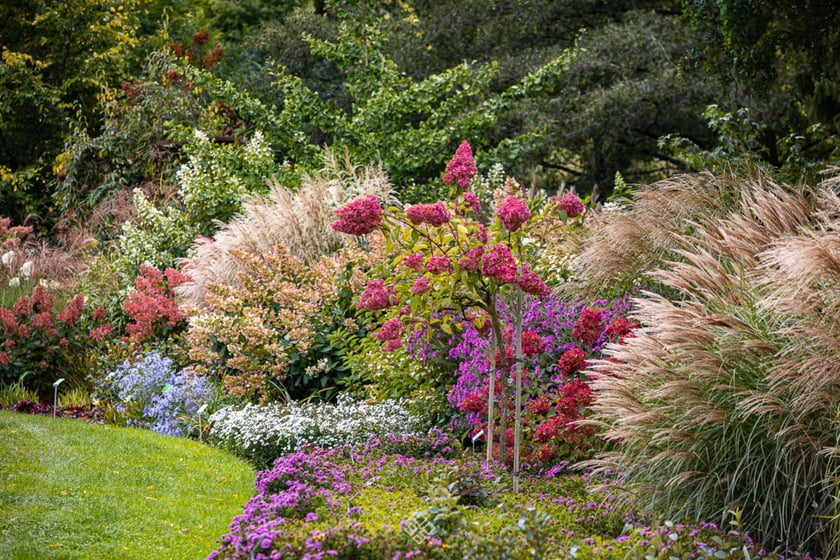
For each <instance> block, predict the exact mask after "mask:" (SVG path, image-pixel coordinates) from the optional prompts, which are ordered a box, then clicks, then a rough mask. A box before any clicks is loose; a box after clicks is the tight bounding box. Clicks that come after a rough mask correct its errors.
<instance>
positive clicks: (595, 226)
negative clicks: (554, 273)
mask: <svg viewBox="0 0 840 560" xmlns="http://www.w3.org/2000/svg"><path fill="white" fill-rule="evenodd" d="M753 180H754V181H755V182H758V183H760V182H761V181H764V180H766V177H765V175H764V174H762V172H761V171H757V172H756V175H755V177H754V178H753ZM742 194H743V190H742V185H741V184H740V183H739V182H738V181H737V180H736V179H734V178H732V177H728V176H715V175H712V174H711V173H699V174H692V175H679V176H676V177H671V178H669V179H666V180H663V181H659V182H656V183H653V184H651V185H644V186H639V187H636V188H635V190H634V192H633V199H632V200H631V201H629V204H619V205H618V206H617V207H613V205H607V206H606V207H605V208H604V209H603V210H602V211H601V212H600V213H599V214H596V215H593V217H592V218H591V219H590V220H589V221H588V223H587V226H588V227H587V228H586V229H585V230H584V235H583V239H582V240H581V241H579V242H578V243H581V244H582V246H583V249H582V250H581V251H580V252H579V253H578V255H577V256H576V257H575V259H574V261H573V263H572V268H573V270H574V272H575V277H576V278H578V279H579V280H580V281H581V283H580V284H578V285H575V286H574V289H575V290H576V291H577V293H580V290H581V289H585V290H588V291H591V292H592V293H593V294H594V293H599V292H604V291H605V290H608V289H610V288H617V290H616V291H617V292H619V293H620V292H623V291H624V290H626V289H628V288H630V287H631V286H632V285H642V284H647V285H649V286H650V287H651V288H654V289H659V286H656V285H655V283H654V282H653V279H652V278H651V277H650V275H649V272H650V271H652V270H655V269H656V268H657V267H659V266H660V265H661V264H662V263H663V262H665V261H667V260H673V259H676V258H678V255H677V254H676V253H675V249H676V248H677V239H678V237H679V236H680V235H681V234H684V233H690V231H691V225H690V224H691V223H696V222H704V221H706V220H710V219H713V218H721V217H723V216H725V215H726V214H727V213H728V212H730V211H732V210H733V209H736V208H738V207H739V205H740V202H741V195H742Z"/></svg>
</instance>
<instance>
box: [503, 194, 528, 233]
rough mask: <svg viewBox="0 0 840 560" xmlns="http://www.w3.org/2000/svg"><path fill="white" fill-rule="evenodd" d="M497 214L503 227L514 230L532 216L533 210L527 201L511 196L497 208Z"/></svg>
mask: <svg viewBox="0 0 840 560" xmlns="http://www.w3.org/2000/svg"><path fill="white" fill-rule="evenodd" d="M496 215H497V216H498V217H499V220H501V222H502V227H503V228H505V229H506V230H508V231H510V232H514V231H516V230H518V229H519V228H520V227H522V224H524V223H525V222H527V221H528V220H529V219H530V218H531V211H530V210H528V205H527V204H525V201H523V200H520V199H518V198H516V197H515V196H509V197H507V198H506V199H504V200H503V201H502V203H501V204H499V206H498V208H496Z"/></svg>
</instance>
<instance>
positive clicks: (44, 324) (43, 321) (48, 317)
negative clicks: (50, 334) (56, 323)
mask: <svg viewBox="0 0 840 560" xmlns="http://www.w3.org/2000/svg"><path fill="white" fill-rule="evenodd" d="M30 324H31V325H32V328H34V329H41V330H46V329H49V328H50V327H52V326H53V322H52V314H51V313H50V312H49V311H43V312H41V313H36V314H35V316H34V317H33V318H32V322H31V323H30Z"/></svg>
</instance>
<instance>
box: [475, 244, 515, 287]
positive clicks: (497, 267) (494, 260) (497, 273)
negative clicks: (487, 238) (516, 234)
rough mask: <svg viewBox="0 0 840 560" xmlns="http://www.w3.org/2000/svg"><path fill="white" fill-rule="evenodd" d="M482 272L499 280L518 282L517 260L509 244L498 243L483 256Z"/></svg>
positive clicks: (507, 282) (510, 282) (509, 282)
mask: <svg viewBox="0 0 840 560" xmlns="http://www.w3.org/2000/svg"><path fill="white" fill-rule="evenodd" d="M481 272H482V273H483V274H484V275H485V276H489V277H490V278H495V279H496V280H498V281H499V282H504V283H506V284H513V283H514V282H516V261H515V260H514V258H513V254H511V252H510V249H509V248H508V246H507V245H504V244H502V243H498V244H496V245H493V247H491V248H490V251H488V252H487V253H485V254H484V255H483V256H482V257H481Z"/></svg>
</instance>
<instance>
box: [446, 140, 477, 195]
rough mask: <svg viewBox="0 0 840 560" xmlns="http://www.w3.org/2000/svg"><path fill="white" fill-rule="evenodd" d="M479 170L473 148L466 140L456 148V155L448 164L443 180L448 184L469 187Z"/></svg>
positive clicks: (463, 187)
mask: <svg viewBox="0 0 840 560" xmlns="http://www.w3.org/2000/svg"><path fill="white" fill-rule="evenodd" d="M477 171H478V168H477V167H476V166H475V159H474V158H473V153H472V148H471V147H470V145H469V143H468V142H467V141H466V140H464V141H463V142H461V145H460V146H458V149H457V150H455V155H454V156H452V159H451V160H449V163H447V164H446V173H444V174H443V182H444V184H446V185H451V184H452V183H455V184H456V185H458V186H459V187H461V188H462V189H467V188H469V186H470V181H472V178H473V177H475V174H476V172H477Z"/></svg>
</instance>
